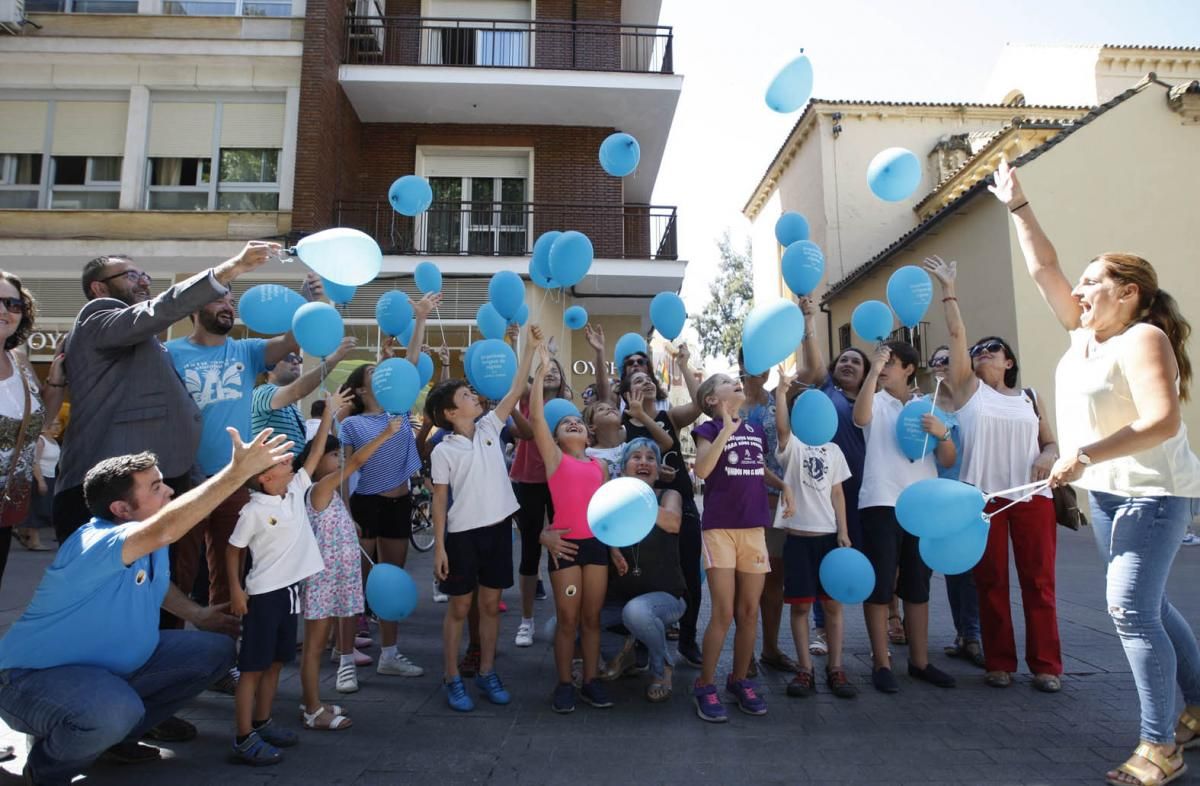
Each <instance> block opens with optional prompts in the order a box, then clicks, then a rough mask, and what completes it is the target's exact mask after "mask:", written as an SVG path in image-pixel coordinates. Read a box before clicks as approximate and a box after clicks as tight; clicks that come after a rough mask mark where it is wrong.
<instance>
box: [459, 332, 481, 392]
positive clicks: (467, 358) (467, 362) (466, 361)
mask: <svg viewBox="0 0 1200 786" xmlns="http://www.w3.org/2000/svg"><path fill="white" fill-rule="evenodd" d="M482 343H483V341H482V340H481V341H474V342H472V343H471V344H470V346H468V347H467V351H466V353H465V354H464V355H463V372H464V373H465V374H466V376H467V382H470V383H471V387H476V385H475V372H473V371H472V370H471V369H472V366H471V359H472V358H473V357H474V356H475V353H476V352H478V351H479V345H480V344H482Z"/></svg>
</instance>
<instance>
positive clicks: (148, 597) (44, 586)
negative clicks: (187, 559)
mask: <svg viewBox="0 0 1200 786" xmlns="http://www.w3.org/2000/svg"><path fill="white" fill-rule="evenodd" d="M134 526H136V523H130V524H114V523H113V522H111V521H105V520H103V519H95V518H93V519H92V520H91V521H89V522H88V523H87V524H85V525H83V527H81V528H80V529H79V530H78V531H77V532H75V534H73V535H72V536H71V537H69V538H67V540H66V541H65V542H64V543H63V544H62V546H60V547H59V549H58V555H57V556H56V557H55V558H54V562H52V563H50V567H49V568H48V569H47V570H46V574H45V575H44V576H43V577H42V582H41V583H40V584H39V585H38V588H37V591H36V592H34V595H33V600H32V601H30V603H29V607H28V608H27V609H25V613H24V614H22V615H21V618H20V619H18V620H17V621H16V622H15V623H13V626H12V627H11V628H9V630H8V634H7V635H5V636H4V638H2V639H0V670H4V669H49V668H54V667H55V666H98V667H100V668H102V669H108V670H109V671H111V672H112V673H114V674H117V675H120V676H127V675H129V674H132V673H133V672H135V671H137V670H138V669H139V668H141V667H142V665H143V664H144V663H145V662H146V661H147V660H149V658H150V656H151V655H152V654H153V653H154V649H155V647H157V646H158V611H159V608H160V607H161V606H162V602H163V598H165V597H166V595H167V585H168V584H169V582H170V580H171V569H170V563H169V562H168V560H167V549H165V548H161V549H159V550H157V551H155V552H153V553H151V554H147V555H146V556H144V557H141V558H139V559H138V560H136V561H135V562H134V563H133V564H132V565H129V566H126V565H125V564H124V563H123V562H122V561H121V547H122V546H123V545H124V543H125V536H126V535H127V534H128V533H129V532H130V530H131V528H132V527H134Z"/></svg>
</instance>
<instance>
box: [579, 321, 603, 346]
mask: <svg viewBox="0 0 1200 786" xmlns="http://www.w3.org/2000/svg"><path fill="white" fill-rule="evenodd" d="M583 337H584V338H586V339H587V343H588V346H589V347H591V348H592V349H594V350H596V351H597V352H601V353H603V352H604V346H605V344H604V327H603V326H602V325H592V323H591V322H589V323H587V324H586V325H584V326H583Z"/></svg>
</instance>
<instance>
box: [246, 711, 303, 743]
mask: <svg viewBox="0 0 1200 786" xmlns="http://www.w3.org/2000/svg"><path fill="white" fill-rule="evenodd" d="M255 731H256V732H258V736H260V737H262V738H263V739H264V740H266V741H267V742H269V743H270V744H272V745H274V746H275V747H276V748H290V747H292V746H293V745H295V744H296V743H298V742H300V735H299V734H297V733H296V732H294V731H292V730H291V729H285V728H283V727H282V726H280V725H278V724H276V723H275V719H274V718H267V722H266V723H264V724H263V725H261V726H259V727H258V728H257V729H255Z"/></svg>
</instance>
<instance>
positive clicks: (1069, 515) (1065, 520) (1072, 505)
mask: <svg viewBox="0 0 1200 786" xmlns="http://www.w3.org/2000/svg"><path fill="white" fill-rule="evenodd" d="M1024 392H1025V395H1026V396H1028V397H1029V403H1031V404H1033V414H1035V415H1037V416H1038V419H1039V420H1040V419H1041V417H1042V414H1041V413H1040V412H1039V411H1038V405H1037V395H1036V394H1035V393H1034V392H1033V388H1025V391H1024ZM1050 491H1051V493H1052V494H1053V495H1054V520H1055V521H1057V522H1058V525H1059V526H1060V527H1066V528H1067V529H1070V530H1078V529H1079V528H1080V527H1086V526H1087V525H1088V520H1087V516H1085V515H1083V511H1082V510H1080V509H1079V498H1078V497H1077V496H1076V495H1075V488H1074V487H1073V486H1059V487H1057V488H1053V489H1050Z"/></svg>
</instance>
